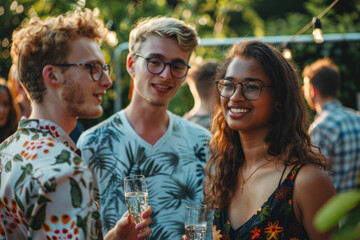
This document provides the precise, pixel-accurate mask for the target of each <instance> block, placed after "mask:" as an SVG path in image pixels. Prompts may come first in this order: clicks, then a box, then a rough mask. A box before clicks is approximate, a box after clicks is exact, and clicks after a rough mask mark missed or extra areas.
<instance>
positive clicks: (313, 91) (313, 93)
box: [310, 84, 319, 98]
mask: <svg viewBox="0 0 360 240" xmlns="http://www.w3.org/2000/svg"><path fill="white" fill-rule="evenodd" d="M318 95H319V91H318V90H317V89H316V87H314V85H312V84H310V97H311V98H315V97H317V96H318Z"/></svg>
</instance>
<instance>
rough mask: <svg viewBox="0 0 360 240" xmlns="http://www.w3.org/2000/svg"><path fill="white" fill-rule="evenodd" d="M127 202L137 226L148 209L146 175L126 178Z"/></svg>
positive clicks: (125, 191)
mask: <svg viewBox="0 0 360 240" xmlns="http://www.w3.org/2000/svg"><path fill="white" fill-rule="evenodd" d="M124 193H125V201H126V205H127V207H128V210H129V213H130V214H131V215H132V217H133V219H134V222H135V224H138V223H140V222H141V221H142V217H141V214H142V213H143V212H144V211H145V210H146V209H147V208H148V191H147V186H146V180H145V176H144V175H136V176H132V177H125V178H124Z"/></svg>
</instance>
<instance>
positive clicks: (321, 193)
mask: <svg viewBox="0 0 360 240" xmlns="http://www.w3.org/2000/svg"><path fill="white" fill-rule="evenodd" d="M335 194H336V191H335V188H334V185H333V183H332V182H331V180H330V178H329V176H328V174H327V173H326V172H325V171H323V170H321V169H320V168H319V167H317V166H315V165H311V164H307V165H305V166H303V167H302V168H301V170H300V171H299V173H298V175H297V177H296V179H295V183H294V208H295V214H296V216H297V218H298V220H299V221H300V222H302V224H303V225H304V227H305V229H306V231H307V233H308V234H309V236H310V239H327V237H328V236H329V233H324V234H320V233H318V232H317V231H316V230H315V228H314V226H313V224H312V223H313V218H314V216H315V214H316V212H317V211H318V210H319V209H320V208H321V207H322V206H323V205H324V204H325V203H326V202H327V201H328V200H329V199H330V198H331V197H332V196H334V195H335Z"/></svg>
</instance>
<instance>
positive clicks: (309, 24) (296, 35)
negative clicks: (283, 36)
mask: <svg viewBox="0 0 360 240" xmlns="http://www.w3.org/2000/svg"><path fill="white" fill-rule="evenodd" d="M338 1H339V0H335V1H334V2H332V3H331V4H330V5H329V6H328V7H327V8H326V9H325V10H324V11H322V13H320V14H319V15H318V16H317V18H318V19H321V18H322V17H323V16H324V15H325V14H326V13H327V12H328V11H329V10H330V9H331V8H332V7H333V6H334V5H335V4H336V3H337V2H338ZM312 24H313V21H312V20H311V21H310V22H309V23H308V24H307V25H306V26H305V27H303V28H302V29H301V30H300V31H298V32H297V33H296V34H295V35H294V36H292V38H291V39H290V40H289V42H293V41H294V40H295V38H297V37H298V36H300V35H301V34H303V33H304V32H305V31H306V30H308V29H309V28H310V27H311V26H312ZM286 44H287V43H283V44H282V46H283V47H285V46H286Z"/></svg>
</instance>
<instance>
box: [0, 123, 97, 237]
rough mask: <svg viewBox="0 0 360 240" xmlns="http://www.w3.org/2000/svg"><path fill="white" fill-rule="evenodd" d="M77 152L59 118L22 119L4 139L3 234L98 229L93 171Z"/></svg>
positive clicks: (0, 152) (76, 233)
mask: <svg viewBox="0 0 360 240" xmlns="http://www.w3.org/2000/svg"><path fill="white" fill-rule="evenodd" d="M76 152H79V151H78V149H77V148H76V145H75V143H74V142H73V141H72V140H71V139H70V138H69V136H68V135H67V134H66V133H65V132H64V131H63V129H61V128H60V127H59V126H58V125H56V124H55V123H53V122H50V121H47V120H27V119H26V118H22V119H21V120H20V123H19V126H18V129H17V131H16V132H15V133H14V134H13V135H12V136H10V137H9V138H8V139H7V140H5V141H4V142H3V143H2V144H1V145H0V161H1V165H0V239H8V240H12V239H13V240H22V239H34V240H35V239H36V240H38V239H74V240H76V239H77V240H80V239H92V236H94V235H96V233H97V230H96V229H95V228H93V227H92V226H94V227H95V224H96V221H92V215H93V216H96V215H97V216H98V214H96V211H95V212H94V211H93V204H94V203H93V200H92V194H93V190H92V175H91V172H90V170H89V168H88V167H87V165H86V163H85V162H84V161H82V159H81V157H80V156H79V155H78V154H77V153H76ZM94 206H95V205H94ZM99 229H100V230H101V228H99ZM92 231H93V232H92Z"/></svg>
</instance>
